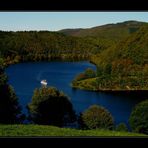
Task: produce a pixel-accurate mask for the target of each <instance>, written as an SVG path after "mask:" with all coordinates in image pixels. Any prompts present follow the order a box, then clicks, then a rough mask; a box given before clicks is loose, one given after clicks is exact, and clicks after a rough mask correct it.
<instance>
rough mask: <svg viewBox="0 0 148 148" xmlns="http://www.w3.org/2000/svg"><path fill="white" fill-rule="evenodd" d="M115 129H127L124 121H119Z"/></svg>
mask: <svg viewBox="0 0 148 148" xmlns="http://www.w3.org/2000/svg"><path fill="white" fill-rule="evenodd" d="M116 131H128V128H127V127H126V124H125V123H120V124H118V125H117V127H116Z"/></svg>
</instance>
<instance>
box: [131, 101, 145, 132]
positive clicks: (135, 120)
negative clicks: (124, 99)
mask: <svg viewBox="0 0 148 148" xmlns="http://www.w3.org/2000/svg"><path fill="white" fill-rule="evenodd" d="M129 123H130V126H131V128H132V130H133V131H134V132H139V133H144V134H148V100H145V101H142V102H141V103H139V104H137V105H136V106H135V107H134V109H133V110H132V113H131V115H130V118H129Z"/></svg>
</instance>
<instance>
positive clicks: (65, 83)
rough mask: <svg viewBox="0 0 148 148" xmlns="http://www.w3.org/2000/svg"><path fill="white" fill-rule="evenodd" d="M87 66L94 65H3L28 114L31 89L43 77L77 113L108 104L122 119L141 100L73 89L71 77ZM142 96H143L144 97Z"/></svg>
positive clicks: (120, 119)
mask: <svg viewBox="0 0 148 148" xmlns="http://www.w3.org/2000/svg"><path fill="white" fill-rule="evenodd" d="M87 68H92V69H94V70H95V69H96V67H95V65H93V64H91V63H89V62H86V61H83V62H28V63H20V64H15V65H11V66H9V67H8V68H7V69H6V73H7V75H8V78H9V84H11V85H12V86H13V88H14V90H15V92H16V94H17V96H18V97H19V102H20V104H21V106H22V108H23V112H24V113H25V114H27V109H26V105H27V104H28V103H29V102H30V101H31V98H32V95H33V90H34V89H35V88H37V87H40V86H41V84H40V81H41V80H42V79H46V80H47V82H48V86H54V87H57V88H58V89H59V90H61V91H63V92H64V93H65V94H67V95H68V96H69V97H70V98H71V101H72V104H73V106H74V109H75V111H76V112H77V113H79V112H82V111H84V110H85V109H87V108H88V107H89V106H91V105H93V104H100V105H102V106H104V107H105V108H107V109H108V110H109V111H110V112H111V114H112V115H113V117H114V120H115V123H116V124H119V123H120V122H124V123H126V124H127V125H128V118H129V116H130V113H131V110H132V108H133V107H134V106H135V104H137V103H138V102H140V101H142V100H141V99H142V98H140V97H139V96H137V95H134V96H133V95H129V94H128V93H124V94H116V93H114V94H111V93H103V92H92V91H85V90H78V89H73V88H71V86H70V83H71V81H72V80H73V78H74V77H75V76H76V75H77V74H79V73H81V72H83V71H84V70H85V69H87ZM143 99H145V98H144V97H143Z"/></svg>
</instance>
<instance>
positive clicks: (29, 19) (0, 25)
mask: <svg viewBox="0 0 148 148" xmlns="http://www.w3.org/2000/svg"><path fill="white" fill-rule="evenodd" d="M128 20H136V21H143V22H148V12H0V30H3V31H21V30H26V31H28V30H48V31H57V30H61V29H66V28H91V27H95V26H100V25H104V24H109V23H117V22H123V21H128Z"/></svg>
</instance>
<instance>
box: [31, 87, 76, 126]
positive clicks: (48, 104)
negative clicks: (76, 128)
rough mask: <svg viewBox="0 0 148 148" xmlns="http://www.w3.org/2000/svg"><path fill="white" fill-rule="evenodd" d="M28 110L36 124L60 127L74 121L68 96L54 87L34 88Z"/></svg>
mask: <svg viewBox="0 0 148 148" xmlns="http://www.w3.org/2000/svg"><path fill="white" fill-rule="evenodd" d="M28 110H29V114H30V115H29V118H30V119H31V120H32V121H33V122H34V123H37V124H43V125H48V124H49V125H55V126H60V127H61V126H63V125H66V124H67V123H71V122H74V121H75V113H74V110H73V107H72V104H71V102H70V100H69V98H68V97H67V96H66V95H64V94H63V93H62V92H60V91H59V90H57V89H56V88H54V87H47V88H45V87H42V88H39V89H35V91H34V94H33V97H32V102H31V103H30V104H29V105H28Z"/></svg>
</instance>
